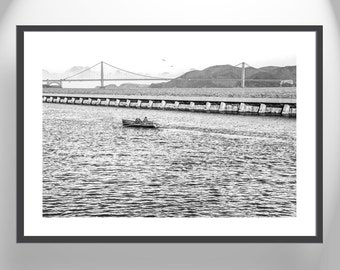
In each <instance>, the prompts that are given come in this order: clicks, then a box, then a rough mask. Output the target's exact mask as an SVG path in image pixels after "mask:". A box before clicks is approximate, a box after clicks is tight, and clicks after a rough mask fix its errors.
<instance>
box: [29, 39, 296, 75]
mask: <svg viewBox="0 0 340 270" xmlns="http://www.w3.org/2000/svg"><path fill="white" fill-rule="evenodd" d="M34 34H36V41H37V44H39V45H40V53H41V56H42V57H41V58H42V59H43V62H42V69H46V70H48V71H49V72H64V71H65V70H68V69H70V68H71V67H73V66H92V65H94V64H96V63H98V62H100V61H104V62H107V63H109V64H112V65H114V66H117V67H120V68H122V69H126V70H129V71H133V72H137V73H142V74H149V75H155V76H156V75H160V74H163V73H168V74H169V75H172V74H176V75H178V74H181V73H184V72H186V71H189V70H190V69H196V70H202V69H204V68H207V67H209V66H214V65H225V64H231V65H236V64H239V63H240V62H246V63H248V64H249V65H251V66H254V67H262V66H271V65H275V66H286V65H296V53H297V52H296V42H298V35H299V34H298V33H296V32H37V33H34Z"/></svg>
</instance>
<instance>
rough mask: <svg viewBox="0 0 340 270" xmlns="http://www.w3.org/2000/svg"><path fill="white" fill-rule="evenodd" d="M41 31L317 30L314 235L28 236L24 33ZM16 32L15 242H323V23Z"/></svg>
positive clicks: (19, 29)
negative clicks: (25, 215) (25, 192)
mask: <svg viewBox="0 0 340 270" xmlns="http://www.w3.org/2000/svg"><path fill="white" fill-rule="evenodd" d="M32 31H33V32H44V31H49V32H53V31H56V32H58V31H75V32H79V31H80V32H81V31H87V32H92V31H95V32H98V31H101V32H110V31H151V32H152V31H165V32H166V31H192V32H195V31H200V32H202V31H209V32H211V31H214V32H216V31H222V32H223V31H241V32H242V31H244V32H246V31H264V32H271V31H275V32H286V31H292V32H315V34H316V44H315V46H316V52H315V53H316V64H315V67H316V75H315V79H316V104H315V107H316V115H315V123H316V130H315V133H316V154H315V156H316V160H315V171H316V179H315V185H316V194H315V198H316V206H315V210H316V220H315V226H316V235H315V236H27V235H25V233H24V228H25V227H24V225H25V224H24V209H25V205H24V181H25V179H24V170H25V160H24V121H25V117H24V91H25V89H24V78H25V74H24V43H25V38H24V34H25V33H26V32H32ZM16 35H17V60H16V65H17V103H16V104H17V230H16V232H17V242H18V243H322V241H323V240H322V239H323V204H322V201H323V181H322V175H323V172H322V168H323V165H322V164H323V157H322V155H323V147H322V143H323V138H322V137H323V129H322V128H323V108H322V106H323V105H322V104H323V82H322V81H323V67H322V63H323V37H322V35H323V27H322V26H320V25H308V26H307V25H303V26H299V25H289V26H288V25H279V26H264V25H262V26H260V25H258V26H250V25H247V26H224V25H215V26H203V25H202V26H198V25H197V26H89V25H88V26H62V25H53V26H51V25H49V26H42V25H39V26H33V25H24V26H23V25H21V26H17V28H16Z"/></svg>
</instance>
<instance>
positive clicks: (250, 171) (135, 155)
mask: <svg viewBox="0 0 340 270" xmlns="http://www.w3.org/2000/svg"><path fill="white" fill-rule="evenodd" d="M144 116H147V117H148V118H149V120H156V121H157V122H158V123H159V124H160V125H161V126H162V128H160V129H158V130H153V129H134V128H124V127H122V125H121V120H122V119H123V118H126V119H134V118H136V117H140V118H141V119H143V118H144ZM43 216H44V217H55V216H58V217H84V216H86V217H89V216H96V217H98V216H102V217H106V216H111V217H287V216H290V217H291V216H296V120H295V119H288V118H284V117H257V116H239V115H220V114H206V113H190V112H178V111H157V110H142V109H140V110H138V109H128V108H112V107H100V106H99V107H95V106H79V105H78V106H77V105H61V104H48V103H44V104H43Z"/></svg>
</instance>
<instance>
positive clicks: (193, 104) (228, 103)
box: [42, 93, 296, 117]
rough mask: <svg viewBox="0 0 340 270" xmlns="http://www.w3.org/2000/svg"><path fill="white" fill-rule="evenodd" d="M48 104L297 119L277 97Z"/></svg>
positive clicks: (76, 98) (57, 98) (59, 98)
mask: <svg viewBox="0 0 340 270" xmlns="http://www.w3.org/2000/svg"><path fill="white" fill-rule="evenodd" d="M42 101H43V102H47V103H60V104H74V105H92V106H112V107H125V108H135V109H156V110H179V111H190V112H207V113H225V114H244V115H264V116H269V115H273V116H287V117H296V100H295V99H287V98H284V99H280V98H239V97H237V98H230V97H193V96H190V97H183V96H136V95H114V96H113V95H97V94H61V93H60V94H48V93H44V94H43V96H42Z"/></svg>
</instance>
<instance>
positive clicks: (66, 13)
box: [0, 0, 340, 270]
mask: <svg viewBox="0 0 340 270" xmlns="http://www.w3.org/2000/svg"><path fill="white" fill-rule="evenodd" d="M335 8H337V9H338V10H337V11H338V12H340V10H339V4H338V3H337V0H331V2H329V1H327V0H256V1H255V0H239V1H236V0H224V1H216V0H209V1H201V0H196V1H194V0H186V1H184V0H182V1H178V0H166V1H164V0H163V1H160V0H158V1H157V0H153V1H150V0H140V1H138V0H134V1H132V0H125V1H121V0H118V1H104V0H96V1H93V0H82V1H76V0H73V1H71V0H59V1H56V0H50V1H46V0H13V1H9V0H2V2H1V8H0V15H1V18H0V22H1V24H0V48H1V49H0V56H1V57H0V59H1V60H0V91H1V98H2V103H1V106H0V120H1V121H0V125H1V141H0V158H1V159H0V172H1V175H0V209H1V212H0V213H1V216H0V219H1V222H0V269H4V270H7V269H35V270H39V269H299V270H304V269H308V270H309V269H338V268H339V266H340V259H339V256H338V250H339V248H340V244H339V243H340V233H339V229H338V227H340V213H339V212H340V211H339V209H340V196H339V195H340V185H339V181H340V180H339V179H340V171H339V170H340V166H339V160H340V158H339V157H340V147H339V138H340V130H339V120H338V107H337V106H338V103H339V102H340V88H339V82H338V79H339V75H340V50H339V48H340V46H339V45H340V42H339V33H340V32H339V25H338V21H340V20H338V21H337V19H336V16H335V14H334V9H335ZM339 14H340V13H338V16H339ZM338 18H339V17H338ZM37 24H41V25H53V24H55V25H61V24H63V25H71V24H80V25H95V24H100V25H116V24H126V25H128V24H132V25H137V24H138V25H148V24H157V25H158V24H177V25H182V24H190V25H194V24H199V25H205V24H211V25H230V24H232V25H241V24H246V25H262V24H264V25H265V24H267V25H276V24H278V25H301V24H307V25H308V24H312V25H316V24H322V25H324V244H209V245H203V244H201V245H193V244H184V245H183V244H182V245H180V244H171V245H170V244H158V245H156V244H148V245H147V244H123V245H118V244H97V245H96V244H82V245H80V244H16V243H15V241H16V237H15V233H16V223H15V222H16V216H15V212H16V203H15V198H16V189H15V188H16V183H15V181H16V178H15V177H16V167H15V166H16V165H15V164H16V154H15V149H16V142H15V136H16V135H15V125H16V118H15V117H16V116H15V106H16V100H15V97H16V94H15V92H16V77H15V76H16V63H15V59H16V55H15V48H16V43H15V42H16V40H15V26H16V25H37ZM46 42H47V43H48V41H46ZM47 45H48V44H47ZM37 91H40V90H37Z"/></svg>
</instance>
